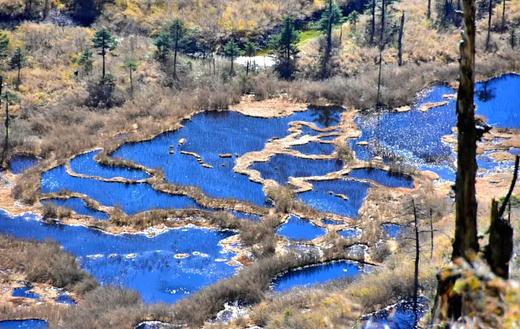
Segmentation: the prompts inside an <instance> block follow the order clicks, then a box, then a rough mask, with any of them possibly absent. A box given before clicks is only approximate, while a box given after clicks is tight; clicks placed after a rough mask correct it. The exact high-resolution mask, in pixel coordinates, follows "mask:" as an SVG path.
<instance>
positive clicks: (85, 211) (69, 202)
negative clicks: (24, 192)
mask: <svg viewBox="0 0 520 329" xmlns="http://www.w3.org/2000/svg"><path fill="white" fill-rule="evenodd" d="M41 202H42V203H43V204H53V205H56V206H59V207H64V208H69V209H72V210H74V211H75V212H76V213H77V214H80V215H85V216H91V217H93V218H95V219H98V220H108V218H109V216H108V214H107V213H106V212H103V211H97V210H95V209H92V208H90V207H89V206H88V205H87V203H86V202H85V201H83V200H82V199H80V198H68V199H46V200H42V201H41Z"/></svg>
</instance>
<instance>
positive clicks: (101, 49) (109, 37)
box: [92, 27, 117, 80]
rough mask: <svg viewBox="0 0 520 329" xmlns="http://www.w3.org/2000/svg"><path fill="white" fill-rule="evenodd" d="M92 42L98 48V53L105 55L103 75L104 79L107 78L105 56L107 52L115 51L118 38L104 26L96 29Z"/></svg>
mask: <svg viewBox="0 0 520 329" xmlns="http://www.w3.org/2000/svg"><path fill="white" fill-rule="evenodd" d="M92 44H93V45H94V48H96V49H97V50H98V55H101V56H102V57H103V73H102V75H101V78H102V80H104V79H105V78H106V74H105V56H106V55H107V53H109V52H111V51H113V50H115V49H116V47H117V40H116V38H115V37H114V35H113V34H112V32H110V31H109V30H108V29H107V28H105V27H103V28H101V29H100V30H97V31H96V34H94V38H92Z"/></svg>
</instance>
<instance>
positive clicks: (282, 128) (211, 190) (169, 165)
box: [114, 111, 312, 205]
mask: <svg viewBox="0 0 520 329" xmlns="http://www.w3.org/2000/svg"><path fill="white" fill-rule="evenodd" d="M305 119H312V118H311V117H310V114H309V113H307V112H298V113H295V114H294V115H291V116H289V117H286V118H274V119H265V118H258V117H250V116H245V115H242V114H240V113H237V112H232V111H226V112H204V113H200V114H197V115H195V116H194V117H193V118H192V119H191V120H186V121H184V122H183V127H182V128H181V129H179V130H177V131H174V132H168V133H165V134H162V135H159V136H157V137H156V138H154V139H152V140H150V141H144V142H140V143H132V144H125V145H123V146H122V147H120V148H119V149H118V150H117V151H116V152H115V153H114V156H115V157H119V158H124V159H128V160H132V161H135V162H138V163H140V164H143V165H145V166H146V167H149V168H160V169H162V170H164V172H165V174H166V179H167V180H168V181H169V182H172V183H176V184H182V185H195V186H197V187H199V188H201V189H202V190H203V191H204V192H205V193H206V194H208V195H209V196H211V197H217V198H235V199H239V200H244V201H250V202H253V203H256V204H258V205H264V203H265V195H264V193H263V191H262V186H261V185H260V184H256V183H253V182H251V181H250V180H249V178H248V177H247V176H244V175H240V174H237V173H235V172H234V171H233V167H234V161H235V159H234V158H223V157H221V156H220V155H221V154H232V155H234V156H235V157H236V156H241V155H243V154H244V153H247V152H251V151H259V150H261V149H263V148H264V145H265V143H266V142H267V141H268V140H269V139H271V138H275V137H284V136H286V135H288V134H289V132H288V129H289V123H290V122H291V121H294V120H305ZM181 140H182V141H183V142H181V143H179V142H180V141H181ZM170 150H172V151H174V154H171V153H172V152H170ZM181 151H188V152H195V153H197V154H199V155H200V156H201V158H202V160H203V161H204V162H205V163H207V164H209V165H211V166H213V168H204V167H203V166H201V164H200V163H199V162H198V161H197V159H195V158H194V157H193V156H190V155H185V154H181Z"/></svg>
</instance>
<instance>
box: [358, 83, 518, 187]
mask: <svg viewBox="0 0 520 329" xmlns="http://www.w3.org/2000/svg"><path fill="white" fill-rule="evenodd" d="M518 90H520V76H519V75H516V74H506V75H504V76H502V77H500V78H496V79H492V80H489V81H488V82H482V83H478V84H477V85H476V95H475V103H476V106H477V114H479V115H484V116H485V117H487V119H488V122H489V123H490V124H491V125H492V126H494V127H501V128H517V129H518V128H520V93H518ZM453 93H455V90H453V89H452V88H449V87H447V86H442V85H437V86H435V87H433V88H431V89H430V90H428V91H426V92H425V93H424V94H423V95H421V96H420V97H419V99H418V101H417V103H416V104H415V105H414V106H413V107H412V110H411V111H409V112H404V113H397V112H386V113H382V114H381V115H380V116H379V118H378V117H377V116H376V115H372V114H364V115H360V116H358V118H356V123H357V125H358V127H359V128H360V129H361V130H362V133H363V134H362V136H361V137H360V138H359V139H357V140H353V141H352V142H351V147H352V149H353V150H354V151H355V152H356V156H357V157H358V158H360V159H362V160H370V159H372V158H373V157H374V156H376V155H380V156H382V157H383V159H384V160H385V161H387V162H388V161H389V160H390V159H392V158H394V159H400V160H404V161H405V162H406V163H411V164H415V165H416V166H417V167H418V168H420V169H421V170H431V171H434V172H436V173H437V174H438V175H439V176H440V177H441V178H443V179H446V180H454V179H455V172H454V171H455V160H456V158H455V152H454V151H453V149H452V147H451V146H450V145H448V144H445V143H444V142H442V137H443V136H445V135H449V134H451V133H452V131H451V129H452V128H453V127H455V125H456V113H455V107H456V102H455V100H448V104H447V105H445V106H441V107H436V108H433V109H430V110H429V111H427V112H421V111H419V108H420V106H421V104H425V103H427V102H440V101H446V99H444V98H443V97H442V96H443V95H444V94H453ZM359 141H368V142H369V145H368V146H363V145H357V142H359ZM381 149H382V150H384V151H383V152H381ZM477 161H478V164H479V166H481V167H482V168H483V169H488V170H492V169H494V168H496V166H497V165H498V162H496V161H490V159H489V158H481V157H478V158H477Z"/></svg>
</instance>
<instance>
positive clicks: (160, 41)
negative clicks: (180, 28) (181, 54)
mask: <svg viewBox="0 0 520 329" xmlns="http://www.w3.org/2000/svg"><path fill="white" fill-rule="evenodd" d="M154 44H155V47H156V48H157V49H156V51H155V58H157V60H158V61H160V62H164V61H166V59H167V58H168V54H169V53H170V34H169V33H168V32H167V31H161V32H160V33H159V35H158V36H157V37H156V38H155V40H154Z"/></svg>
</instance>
